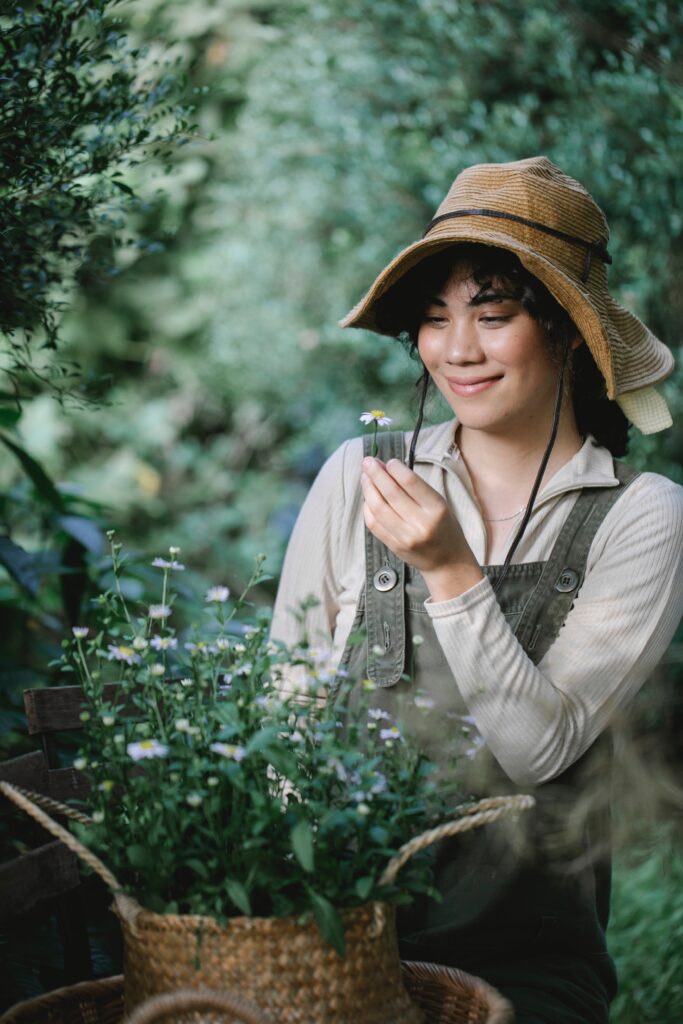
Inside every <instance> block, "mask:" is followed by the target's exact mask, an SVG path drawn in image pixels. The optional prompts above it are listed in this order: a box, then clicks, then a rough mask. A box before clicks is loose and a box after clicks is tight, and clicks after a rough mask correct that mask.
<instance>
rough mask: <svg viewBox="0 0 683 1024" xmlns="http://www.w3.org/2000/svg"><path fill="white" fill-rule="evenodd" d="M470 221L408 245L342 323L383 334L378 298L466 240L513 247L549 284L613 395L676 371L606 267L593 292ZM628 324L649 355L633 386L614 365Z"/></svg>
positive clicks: (635, 343) (632, 340) (632, 343)
mask: <svg viewBox="0 0 683 1024" xmlns="http://www.w3.org/2000/svg"><path fill="white" fill-rule="evenodd" d="M466 222H467V218H463V219H462V220H461V221H459V222H458V224H457V225H453V224H452V223H451V224H450V225H449V226H448V231H447V232H444V233H443V234H440V233H439V234H437V233H436V232H435V233H434V235H432V237H429V238H423V239H420V240H419V241H417V242H414V243H413V244H412V245H409V246H408V247H407V248H406V249H403V250H402V252H400V253H399V254H398V255H397V256H396V257H394V259H393V260H392V261H391V262H390V263H389V264H388V265H387V266H386V267H385V268H384V270H383V271H382V272H381V273H380V274H379V275H378V276H377V278H376V279H375V281H374V282H373V284H372V286H371V287H370V289H369V290H368V292H367V293H366V295H365V296H364V297H363V298H362V299H361V301H360V302H359V303H358V304H357V305H356V306H355V307H354V308H353V309H352V310H351V312H350V313H348V314H347V315H346V316H345V317H344V318H343V320H341V321H340V326H341V327H357V328H365V329H367V330H371V331H375V332H377V333H380V334H382V333H387V332H385V331H383V330H382V329H381V327H380V326H379V325H378V324H377V321H376V316H375V313H376V307H375V304H376V302H377V300H378V299H379V298H381V297H382V296H383V295H385V294H386V292H387V291H388V290H389V289H390V288H391V287H393V285H395V284H396V283H397V282H398V281H399V280H400V279H401V278H402V277H403V276H404V275H405V274H406V273H407V272H408V271H409V270H411V269H412V268H413V267H415V266H416V265H417V264H418V263H420V262H421V261H422V260H423V259H425V258H426V257H427V256H431V255H434V254H435V253H437V252H440V251H442V250H443V249H447V248H451V247H454V246H457V245H460V244H463V243H468V242H474V243H479V244H484V245H491V246H494V247H496V248H500V249H507V250H509V251H510V252H514V253H515V254H516V255H517V256H518V257H519V259H520V262H521V263H522V264H523V266H524V267H525V268H526V269H527V270H528V271H529V272H530V273H532V274H533V275H534V276H535V277H537V278H538V279H539V280H540V281H541V282H542V283H543V284H544V285H545V286H546V288H547V289H548V291H549V292H550V293H551V294H552V295H553V297H554V298H555V299H556V300H557V301H558V302H559V303H560V305H561V306H562V307H563V308H564V309H565V310H566V311H567V312H568V313H569V315H570V316H571V318H572V320H573V321H574V323H575V324H576V326H577V329H578V330H579V332H580V334H581V336H582V337H583V339H584V341H585V342H586V344H587V346H588V348H589V350H590V352H591V354H592V356H593V358H594V359H595V362H596V363H597V365H598V367H599V368H600V371H601V372H602V375H603V377H604V379H605V384H606V389H607V395H608V397H609V398H611V399H614V398H616V396H617V393H618V392H619V393H623V392H624V391H629V390H635V389H637V388H641V387H644V386H646V385H648V384H652V383H656V382H657V381H660V380H663V379H664V378H665V377H667V376H668V375H669V373H671V370H672V369H673V365H674V361H673V355H672V353H671V352H670V351H669V349H668V348H666V346H665V345H663V344H662V343H661V342H660V341H659V340H658V339H657V338H655V337H654V335H652V334H651V332H650V331H649V330H648V329H647V327H645V325H644V324H642V323H641V321H640V320H638V318H637V317H635V316H633V314H632V313H630V312H629V311H628V310H627V309H625V308H624V307H623V306H620V305H619V304H618V303H617V302H615V301H614V299H613V298H612V297H611V295H610V294H609V291H608V289H607V285H606V276H605V274H604V268H602V267H600V268H596V271H595V272H598V271H599V272H600V273H601V274H602V275H603V278H604V282H605V283H604V284H603V285H602V286H599V287H596V285H595V282H594V281H593V286H592V292H591V293H589V292H588V290H587V288H585V287H582V285H581V283H580V282H578V281H576V280H575V279H573V278H571V277H569V276H568V275H567V274H565V273H564V272H563V271H562V270H560V269H559V268H558V267H557V266H556V265H555V264H554V263H553V262H552V261H551V260H549V259H546V258H545V257H544V256H541V255H540V254H539V253H538V252H537V251H536V250H535V249H532V248H531V247H529V246H527V245H525V244H524V242H522V241H520V240H518V239H516V238H514V236H511V235H510V234H509V233H505V234H503V233H502V232H497V231H495V230H490V229H488V228H486V227H484V226H482V225H481V223H480V222H478V223H477V224H476V226H475V227H474V228H473V229H472V230H467V224H466ZM626 325H627V326H628V332H627V334H628V337H629V348H631V349H634V348H638V347H639V346H643V348H644V350H647V352H648V357H649V358H648V360H647V365H646V366H643V365H642V364H641V365H639V366H638V372H637V374H636V375H634V379H633V382H632V383H631V384H630V386H629V383H630V382H629V380H628V375H627V379H626V380H624V379H623V376H624V375H623V373H620V374H619V375H618V376H619V387H617V373H616V372H615V369H618V368H615V366H614V360H613V356H612V353H613V351H614V347H615V346H614V344H613V343H614V340H615V339H616V338H617V337H619V338H622V339H623V337H624V334H625V330H624V328H625V326H626Z"/></svg>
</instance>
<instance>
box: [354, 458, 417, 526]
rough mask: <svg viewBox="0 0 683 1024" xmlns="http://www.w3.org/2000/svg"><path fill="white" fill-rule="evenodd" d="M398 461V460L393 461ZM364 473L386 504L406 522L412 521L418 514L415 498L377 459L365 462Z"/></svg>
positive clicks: (369, 459)
mask: <svg viewBox="0 0 683 1024" xmlns="http://www.w3.org/2000/svg"><path fill="white" fill-rule="evenodd" d="M392 461H397V460H392ZM363 472H364V473H365V474H366V476H367V478H368V480H369V481H370V482H371V483H372V485H373V487H375V489H376V490H377V491H378V492H379V493H380V494H381V495H382V497H383V498H384V500H385V502H386V503H387V504H388V505H389V506H390V507H391V508H392V509H393V510H394V512H396V513H397V514H398V515H399V516H400V517H401V518H402V519H403V520H405V521H406V522H409V521H412V520H413V519H414V518H415V515H416V513H417V512H418V507H417V506H418V504H419V503H416V502H415V499H414V497H413V496H412V495H411V494H409V493H408V492H407V491H405V490H404V489H403V487H402V486H401V484H400V483H399V482H398V481H397V480H396V479H395V477H394V476H393V474H392V473H390V472H389V471H388V469H387V467H386V466H384V465H383V464H382V463H380V462H377V460H375V459H371V458H368V459H365V460H364V461H363Z"/></svg>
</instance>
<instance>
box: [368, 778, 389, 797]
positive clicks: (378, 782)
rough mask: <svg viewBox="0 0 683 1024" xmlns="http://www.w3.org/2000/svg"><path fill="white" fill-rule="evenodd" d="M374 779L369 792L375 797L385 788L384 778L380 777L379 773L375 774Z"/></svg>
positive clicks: (385, 780) (385, 781)
mask: <svg viewBox="0 0 683 1024" xmlns="http://www.w3.org/2000/svg"><path fill="white" fill-rule="evenodd" d="M374 778H375V781H374V782H373V784H372V785H371V786H370V792H371V793H374V794H375V795H377V794H378V793H383V792H384V791H385V789H386V788H387V779H386V776H385V775H382V773H381V772H376V773H375V775H374Z"/></svg>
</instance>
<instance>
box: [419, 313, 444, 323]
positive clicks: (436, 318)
mask: <svg viewBox="0 0 683 1024" xmlns="http://www.w3.org/2000/svg"><path fill="white" fill-rule="evenodd" d="M445 322H446V317H445V316H439V315H438V313H434V314H433V315H432V316H429V315H428V314H427V315H425V316H424V317H423V318H422V323H424V324H443V323H445Z"/></svg>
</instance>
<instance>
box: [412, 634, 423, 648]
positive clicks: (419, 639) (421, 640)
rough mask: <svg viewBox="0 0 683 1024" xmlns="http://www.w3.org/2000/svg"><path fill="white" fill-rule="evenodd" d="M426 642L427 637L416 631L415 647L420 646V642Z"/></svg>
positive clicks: (414, 637) (414, 636)
mask: <svg viewBox="0 0 683 1024" xmlns="http://www.w3.org/2000/svg"><path fill="white" fill-rule="evenodd" d="M424 642H425V638H424V637H423V636H421V635H420V634H419V633H415V634H414V635H413V647H419V646H420V644H423V643H424Z"/></svg>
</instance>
